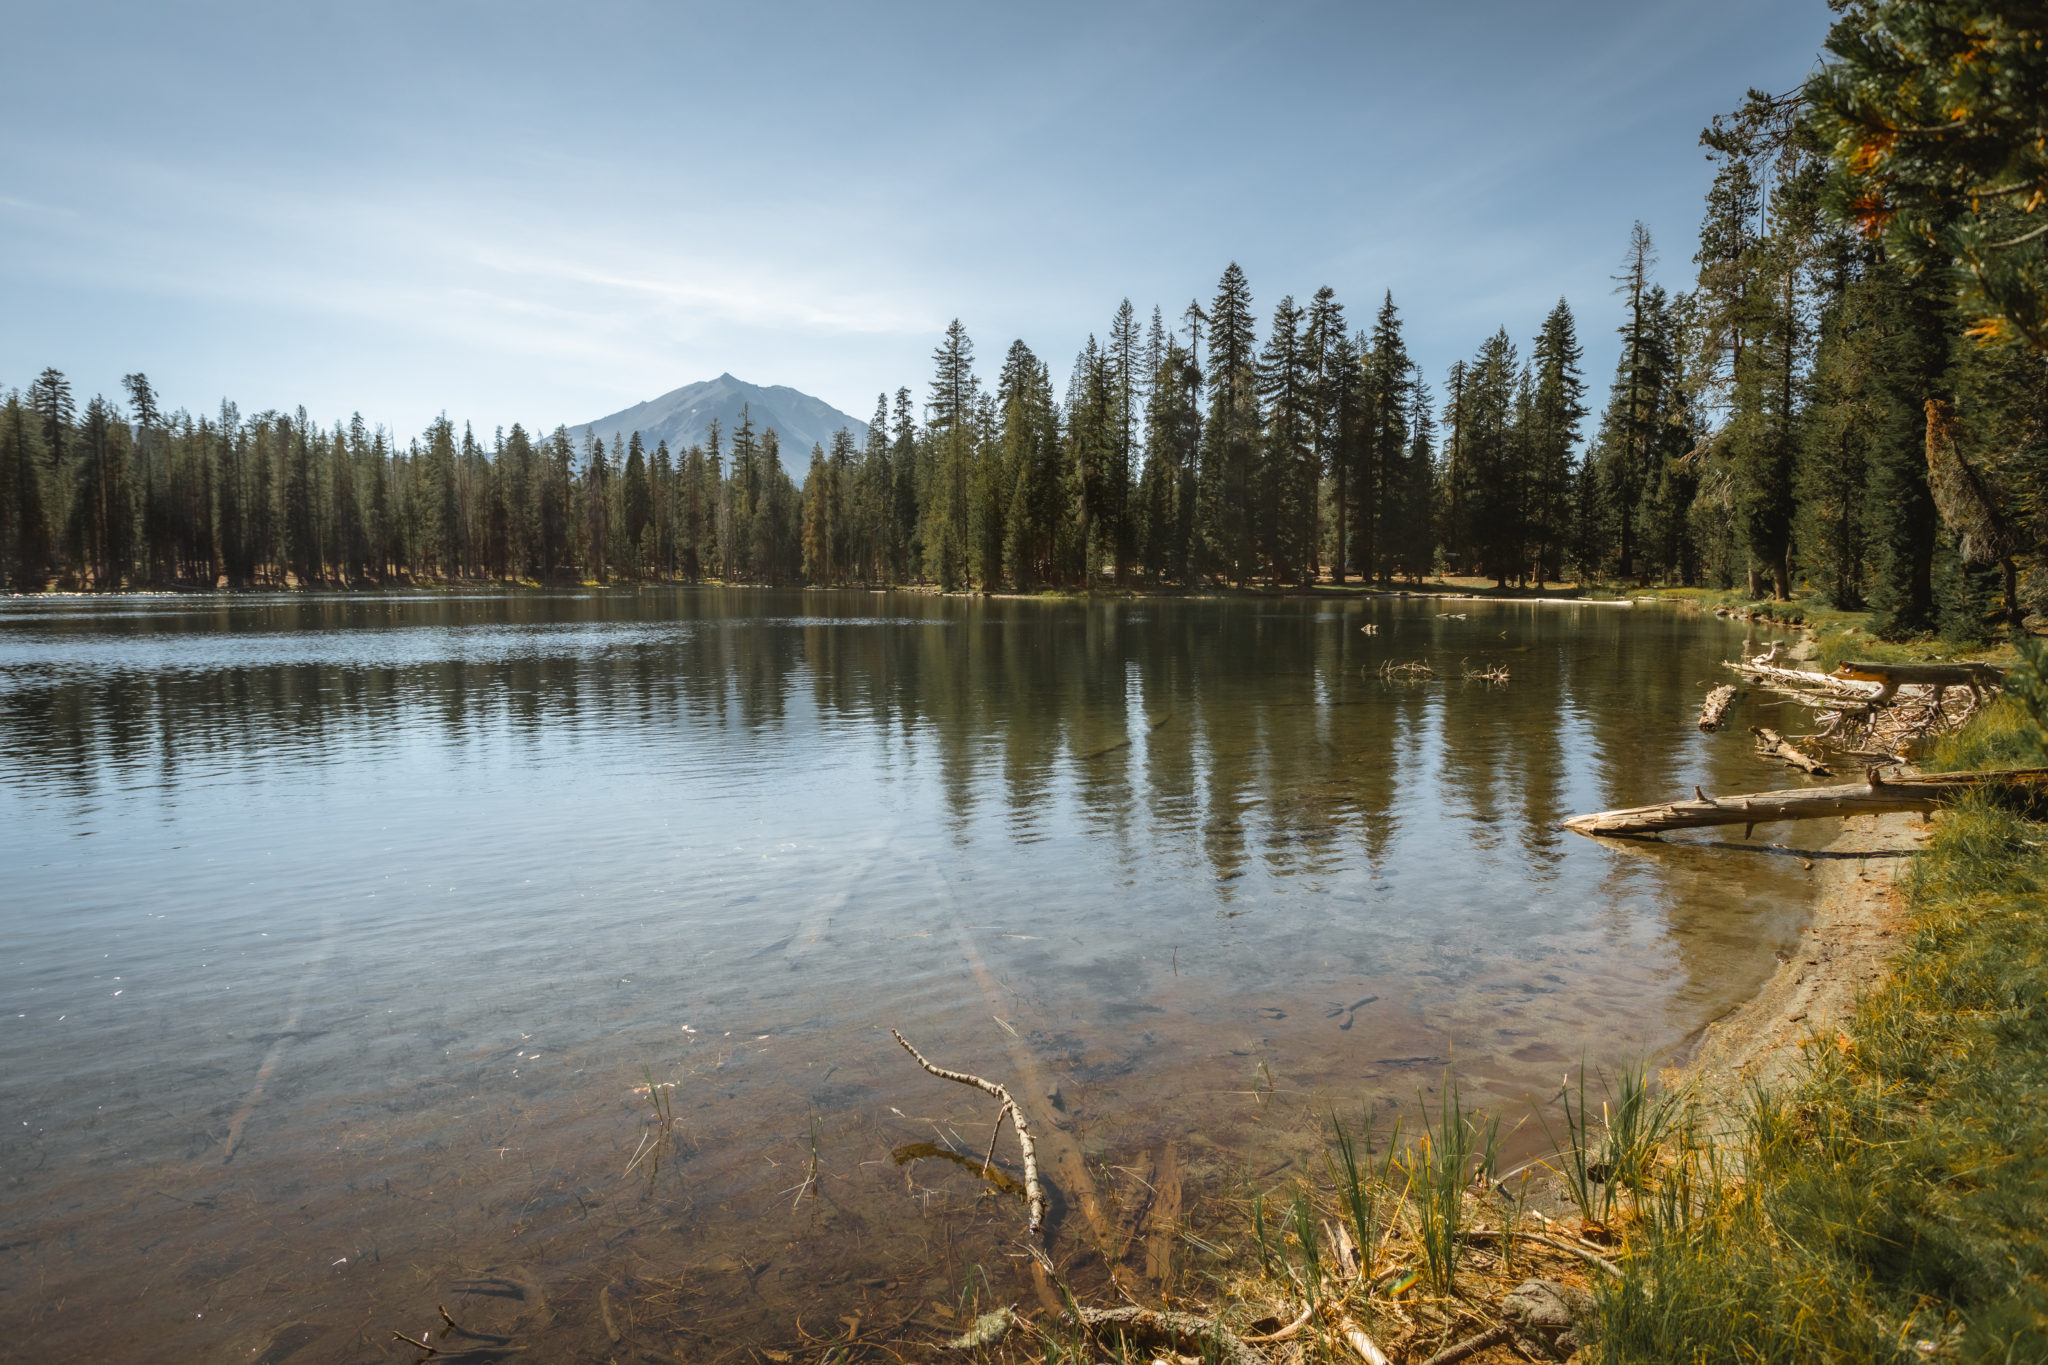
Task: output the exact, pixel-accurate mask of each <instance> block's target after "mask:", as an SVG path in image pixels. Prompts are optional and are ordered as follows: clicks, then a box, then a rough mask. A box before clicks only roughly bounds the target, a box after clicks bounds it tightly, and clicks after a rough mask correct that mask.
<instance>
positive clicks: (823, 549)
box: [803, 442, 833, 586]
mask: <svg viewBox="0 0 2048 1365" xmlns="http://www.w3.org/2000/svg"><path fill="white" fill-rule="evenodd" d="M831 477H832V476H831V474H830V473H829V472H827V468H826V465H825V447H823V446H822V445H818V444H816V443H815V442H814V443H813V444H812V445H811V467H810V470H809V472H808V473H806V474H805V475H804V514H803V556H804V564H803V569H804V581H805V582H806V583H809V584H812V585H813V586H824V585H826V584H829V583H830V582H831V581H832V529H833V528H832V514H831V511H830V510H829V508H828V503H827V499H826V496H825V485H826V483H827V481H829V480H830V479H831Z"/></svg>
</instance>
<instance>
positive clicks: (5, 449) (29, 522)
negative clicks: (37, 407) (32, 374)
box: [0, 393, 50, 592]
mask: <svg viewBox="0 0 2048 1365" xmlns="http://www.w3.org/2000/svg"><path fill="white" fill-rule="evenodd" d="M31 415H32V409H31V408H30V407H29V406H28V405H27V404H24V403H23V402H22V401H21V395H20V394H18V393H10V394H9V395H8V396H7V402H6V405H5V407H4V408H0V536H4V538H5V539H4V540H0V573H4V575H5V580H6V581H7V582H8V583H10V584H12V585H13V587H14V590H15V591H16V592H40V591H42V588H43V585H44V583H46V582H47V581H48V578H49V570H50V530H49V524H48V522H47V520H46V514H45V512H44V510H43V509H44V495H43V475H44V469H45V464H44V461H43V460H42V458H41V455H40V450H39V446H40V444H41V442H40V433H39V432H38V430H37V428H36V426H35V424H33V423H32V422H31V421H30V417H31Z"/></svg>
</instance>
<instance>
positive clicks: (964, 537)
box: [920, 318, 979, 591]
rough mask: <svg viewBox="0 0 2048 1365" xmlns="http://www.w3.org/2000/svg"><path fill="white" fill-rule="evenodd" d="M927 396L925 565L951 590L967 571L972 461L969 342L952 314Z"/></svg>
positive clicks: (974, 384)
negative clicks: (929, 452) (929, 457)
mask: <svg viewBox="0 0 2048 1365" xmlns="http://www.w3.org/2000/svg"><path fill="white" fill-rule="evenodd" d="M932 366H933V374H932V383H931V393H930V397H929V399H928V401H927V404H926V406H927V408H928V409H929V412H930V417H929V427H930V431H931V436H932V441H933V451H932V454H933V468H932V473H931V476H930V478H929V479H928V481H927V488H926V493H925V497H924V499H923V501H922V504H921V507H920V510H921V511H922V512H923V513H924V518H923V520H924V528H923V529H924V536H923V541H924V571H925V574H926V575H927V576H928V577H930V578H931V579H933V580H935V581H936V582H937V583H938V585H939V587H940V588H941V589H943V590H946V591H951V590H952V589H953V588H955V587H958V586H959V584H960V582H961V581H962V578H963V577H964V575H965V574H966V573H967V541H968V513H969V497H968V493H969V490H968V484H969V481H970V479H971V476H972V470H973V465H974V446H975V442H974V423H973V416H974V411H973V408H974V396H975V393H976V390H977V388H978V386H979V381H978V380H977V379H976V378H975V374H974V343H973V342H972V341H970V340H968V337H967V329H966V328H965V327H963V326H961V325H960V319H958V318H955V319H953V321H952V323H951V324H950V325H948V327H947V328H946V335H945V337H944V339H943V340H941V341H940V343H939V347H938V349H937V350H936V351H934V352H933V353H932Z"/></svg>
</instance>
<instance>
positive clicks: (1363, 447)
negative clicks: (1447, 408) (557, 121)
mask: <svg viewBox="0 0 2048 1365" xmlns="http://www.w3.org/2000/svg"><path fill="white" fill-rule="evenodd" d="M1364 369H1365V376H1364V391H1363V393H1362V394H1361V412H1360V416H1361V420H1362V427H1361V429H1360V432H1359V439H1358V446H1359V448H1358V454H1357V456H1356V459H1355V462H1354V467H1355V469H1356V471H1357V472H1356V475H1355V477H1354V483H1353V487H1354V488H1355V489H1356V490H1357V497H1358V507H1357V512H1356V515H1355V516H1354V517H1353V518H1352V524H1353V525H1354V527H1356V531H1355V532H1354V555H1355V560H1356V563H1357V564H1358V571H1359V573H1360V574H1362V575H1365V576H1367V577H1369V578H1373V579H1377V580H1378V581H1380V582H1386V581H1387V580H1388V579H1389V578H1390V577H1392V574H1393V556H1392V553H1391V551H1392V544H1393V541H1394V540H1395V537H1396V534H1397V533H1396V531H1395V529H1394V522H1393V519H1394V517H1395V516H1396V515H1397V514H1398V510H1399V503H1398V501H1397V497H1396V494H1397V491H1398V490H1399V489H1400V488H1401V487H1402V486H1403V485H1404V484H1406V483H1407V482H1408V480H1407V478H1406V477H1405V474H1406V471H1405V470H1404V467H1403V464H1404V461H1405V459H1406V457H1407V450H1408V413H1409V407H1410V397H1409V393H1408V385H1409V383H1410V381H1411V378H1412V375H1413V372H1414V363H1413V362H1412V361H1410V360H1409V358H1408V347H1407V344H1406V342H1405V341H1404V340H1403V339H1402V335H1401V315H1400V313H1399V312H1398V311H1397V310H1396V309H1395V307H1394V295H1393V291H1392V290H1389V291H1388V292H1387V295H1386V297H1385V298H1384V299H1382V300H1381V301H1380V310H1379V314H1378V315H1377V316H1376V317H1375V318H1374V319H1373V328H1372V340H1371V341H1370V343H1368V345H1367V346H1366V348H1365V357H1364Z"/></svg>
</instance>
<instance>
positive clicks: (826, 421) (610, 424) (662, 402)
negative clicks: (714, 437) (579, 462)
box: [569, 370, 868, 463]
mask: <svg viewBox="0 0 2048 1365" xmlns="http://www.w3.org/2000/svg"><path fill="white" fill-rule="evenodd" d="M742 408H744V409H746V410H747V415H748V416H749V417H750V418H751V419H752V420H753V423H754V429H755V430H756V431H767V430H769V429H771V428H772V429H773V430H774V432H775V434H776V437H777V438H778V439H779V440H780V442H781V444H782V458H783V460H784V462H785V463H787V462H790V461H793V460H801V459H803V458H804V457H806V456H808V455H809V454H810V451H811V447H812V446H814V445H821V446H826V447H828V448H829V447H830V446H831V444H832V436H833V434H834V433H835V432H837V431H839V430H840V429H841V428H844V429H845V430H847V431H850V432H852V433H853V437H854V439H855V440H856V441H859V440H864V439H866V437H867V433H868V424H867V423H866V422H863V421H861V420H860V419H859V418H857V417H849V416H848V415H847V414H845V413H843V412H841V411H840V410H839V409H837V408H835V407H833V406H832V405H831V404H830V403H827V402H826V401H825V400H824V399H822V398H813V397H811V395H809V394H807V393H802V392H799V391H798V390H796V389H793V388H790V387H789V386H788V385H787V384H775V385H770V386H765V387H764V386H762V385H760V384H749V383H748V382H747V381H746V380H744V379H740V378H737V377H736V376H734V374H733V373H732V372H731V371H730V370H728V371H726V372H724V373H723V374H720V375H719V376H718V378H716V379H706V380H703V381H701V382H699V383H696V384H685V385H684V386H683V387H681V388H679V389H671V390H670V391H669V392H667V393H665V394H663V395H661V397H659V398H650V399H648V400H647V401H646V402H645V403H636V404H634V405H633V406H632V407H630V408H622V409H621V410H619V411H618V412H615V413H612V414H611V415H610V416H608V417H599V418H597V419H595V420H594V421H589V422H583V423H580V424H579V425H576V426H573V427H570V428H569V435H570V436H571V437H572V438H574V439H576V440H578V441H580V440H582V439H583V438H584V437H585V436H586V435H588V436H595V437H597V438H598V439H600V440H606V441H608V440H610V439H611V438H612V436H613V435H614V434H615V433H616V434H617V435H619V436H630V435H632V434H633V433H634V432H636V431H637V432H639V433H640V442H641V444H642V445H644V446H647V447H648V448H649V449H652V448H653V447H654V445H655V443H656V442H659V441H666V442H668V448H669V450H670V451H671V452H672V453H674V454H681V453H682V452H683V451H685V450H688V449H689V448H690V447H691V446H693V445H700V444H702V443H703V441H704V436H705V433H706V432H707V431H709V430H710V428H711V422H712V419H714V418H716V419H717V421H718V425H719V428H720V429H721V430H722V431H724V432H726V433H728V435H729V434H730V433H731V431H732V429H733V428H734V427H735V426H737V425H738V424H739V420H740V411H741V409H742Z"/></svg>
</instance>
